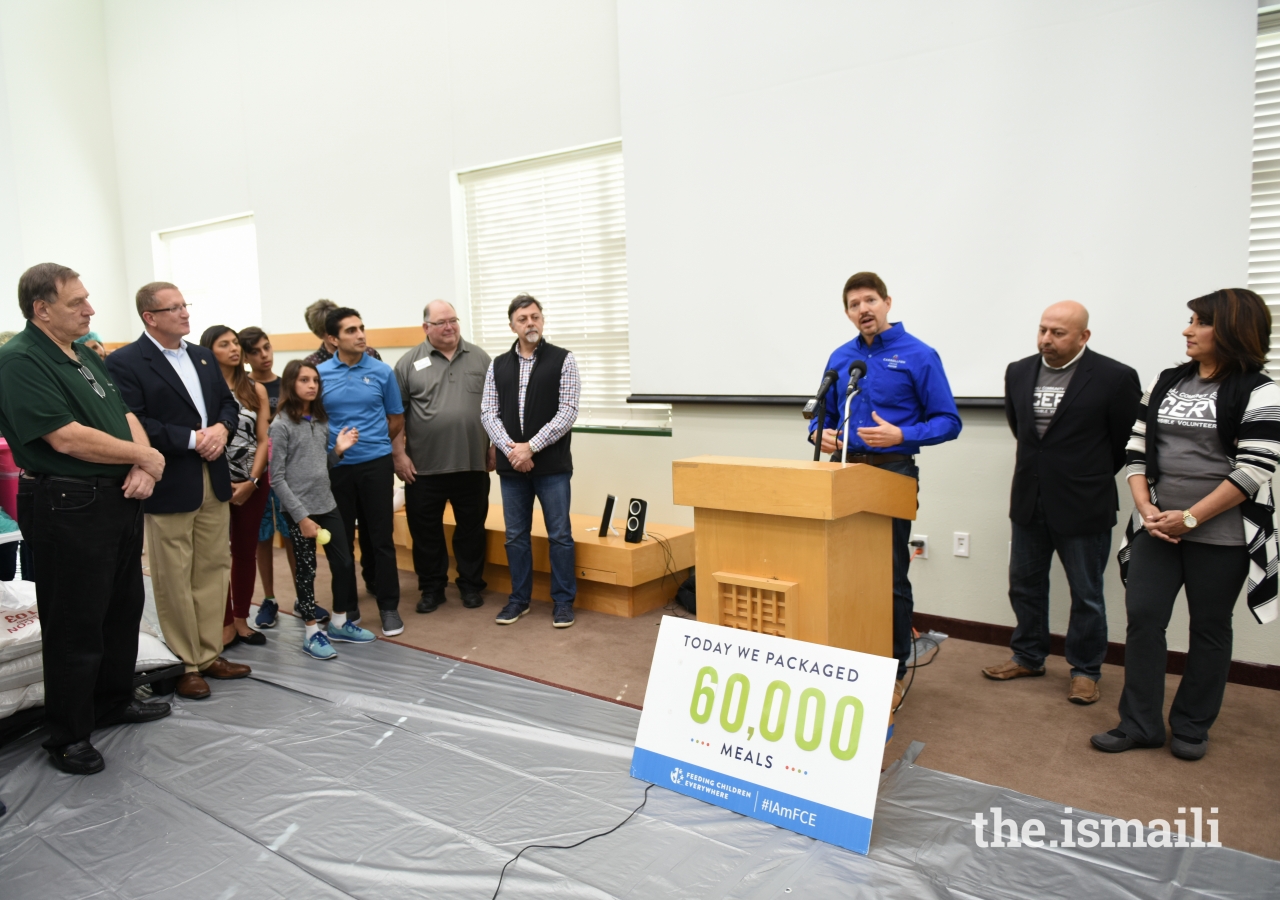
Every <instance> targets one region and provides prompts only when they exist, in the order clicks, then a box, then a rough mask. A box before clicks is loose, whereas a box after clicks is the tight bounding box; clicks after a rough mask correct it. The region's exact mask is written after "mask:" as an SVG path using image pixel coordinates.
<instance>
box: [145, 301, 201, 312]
mask: <svg viewBox="0 0 1280 900" xmlns="http://www.w3.org/2000/svg"><path fill="white" fill-rule="evenodd" d="M193 306H195V304H194V303H179V304H178V305H177V306H166V307H163V308H162V309H149V310H147V312H149V313H162V312H171V313H180V312H182V311H183V310H184V309H190V308H191V307H193Z"/></svg>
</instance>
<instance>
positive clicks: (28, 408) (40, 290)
mask: <svg viewBox="0 0 1280 900" xmlns="http://www.w3.org/2000/svg"><path fill="white" fill-rule="evenodd" d="M18 306H19V308H20V309H21V310H22V315H23V317H24V318H25V319H26V320H27V327H26V328H25V329H24V330H23V331H22V332H21V333H19V334H18V335H17V336H16V337H14V338H13V340H11V341H9V342H8V343H7V344H5V345H4V346H3V347H0V432H2V433H3V434H4V435H5V437H6V438H7V439H8V441H9V446H10V448H11V449H12V450H13V457H14V461H15V462H17V464H18V465H19V466H20V467H21V468H22V469H23V470H24V472H23V476H22V479H21V480H20V481H19V485H18V524H19V526H20V527H21V528H22V534H23V538H24V539H25V540H26V541H27V542H28V543H29V545H30V546H31V551H32V559H33V562H34V568H35V579H34V580H35V583H36V603H37V606H38V607H39V610H40V626H41V632H42V638H43V648H42V649H43V653H44V685H45V722H46V724H47V725H48V728H49V738H48V740H46V741H45V743H44V746H45V748H46V749H47V750H48V751H49V755H50V757H51V758H52V759H53V762H54V764H55V765H56V766H57V767H58V768H60V769H62V770H63V771H65V772H71V773H73V774H77V775H90V774H93V773H94V772H101V771H102V769H103V767H104V766H105V763H104V761H103V759H102V754H100V753H99V752H98V751H97V750H96V749H95V748H94V746H93V745H92V744H91V743H90V742H89V735H90V732H92V731H93V729H95V728H101V727H104V726H107V725H114V724H119V723H123V722H148V721H151V720H153V719H159V718H163V717H164V716H167V715H168V714H169V704H167V703H147V704H143V703H139V702H137V701H136V700H134V699H133V668H134V663H135V662H136V661H137V657H138V622H139V621H140V620H141V618H142V604H143V587H142V501H143V500H145V499H146V498H147V497H149V496H151V491H152V488H153V487H154V486H155V483H156V481H157V480H158V479H159V478H160V477H161V475H162V474H163V473H164V457H163V456H162V455H161V454H160V452H159V451H157V450H155V449H153V448H152V447H151V443H150V441H148V440H147V434H146V432H145V431H144V430H143V428H142V424H141V423H140V422H139V421H138V420H137V418H135V417H134V415H133V413H131V412H129V409H128V407H127V406H125V403H124V400H123V399H122V398H121V396H120V393H119V391H117V390H116V386H115V384H113V383H112V381H111V378H110V376H109V375H108V374H107V369H106V366H104V365H103V363H102V359H101V358H100V357H99V356H98V354H96V353H94V352H93V351H92V350H90V349H88V348H87V347H85V346H84V345H83V344H77V343H75V340H76V338H78V337H80V336H81V335H82V334H85V333H87V332H88V330H89V320H90V317H91V316H92V315H93V307H92V306H90V305H89V292H88V291H87V290H85V287H84V285H83V284H82V283H81V282H80V276H79V275H78V274H77V273H76V272H74V271H72V270H71V269H69V268H67V267H66V266H59V265H56V264H54V263H41V264H40V265H37V266H32V267H31V268H30V269H28V270H27V271H26V272H24V273H23V274H22V277H21V278H20V279H19V280H18ZM72 558H74V564H73V565H68V561H69V560H71V559H72Z"/></svg>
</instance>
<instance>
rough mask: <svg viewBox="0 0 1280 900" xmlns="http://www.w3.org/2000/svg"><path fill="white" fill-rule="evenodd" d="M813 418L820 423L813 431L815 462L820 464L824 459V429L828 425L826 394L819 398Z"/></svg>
mask: <svg viewBox="0 0 1280 900" xmlns="http://www.w3.org/2000/svg"><path fill="white" fill-rule="evenodd" d="M813 417H814V419H816V420H817V422H818V427H817V428H815V429H814V431H813V461H814V462H818V461H819V460H821V459H822V428H823V426H824V425H826V423H827V396H826V393H825V392H824V393H823V395H822V396H821V397H819V398H818V403H817V405H816V406H815V407H814V416H813Z"/></svg>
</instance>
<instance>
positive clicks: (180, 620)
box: [145, 466, 231, 672]
mask: <svg viewBox="0 0 1280 900" xmlns="http://www.w3.org/2000/svg"><path fill="white" fill-rule="evenodd" d="M202 469H203V471H204V502H203V503H202V504H200V508H199V509H196V510H194V511H192V512H187V513H164V514H159V515H147V516H146V526H145V528H146V540H147V563H148V565H149V566H150V568H151V586H152V589H153V590H154V591H155V595H156V613H157V614H158V616H159V618H160V630H161V631H163V632H164V640H165V643H166V644H168V645H169V649H170V650H172V651H173V653H174V655H175V656H177V657H178V658H179V659H181V660H182V661H183V662H184V663H186V667H187V671H188V672H202V671H204V670H205V669H207V668H208V667H209V666H210V665H211V664H212V663H213V661H214V660H216V659H217V658H218V654H220V653H221V652H222V619H223V614H224V613H225V612H226V609H227V586H228V584H229V583H230V580H231V506H230V504H228V503H226V502H224V501H222V500H219V499H218V498H217V497H216V496H214V493H213V485H212V484H211V483H210V481H209V467H208V466H203V467H202Z"/></svg>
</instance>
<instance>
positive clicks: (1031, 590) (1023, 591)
mask: <svg viewBox="0 0 1280 900" xmlns="http://www.w3.org/2000/svg"><path fill="white" fill-rule="evenodd" d="M1011 524H1012V526H1013V551H1012V553H1011V555H1010V557H1009V604H1010V605H1011V606H1012V607H1013V614H1014V615H1015V616H1017V618H1018V627H1017V628H1015V629H1014V630H1013V640H1012V641H1010V642H1009V648H1010V649H1011V650H1012V651H1013V659H1014V661H1015V662H1016V663H1018V665H1021V666H1026V667H1027V668H1028V669H1039V668H1042V667H1043V666H1044V660H1045V657H1046V656H1048V655H1049V566H1050V564H1051V563H1052V562H1053V553H1054V551H1055V550H1056V551H1057V552H1058V559H1060V560H1062V567H1063V568H1064V569H1066V571H1067V584H1068V585H1069V586H1070V587H1071V619H1070V622H1069V623H1068V625H1067V643H1066V655H1067V662H1068V663H1070V664H1071V677H1072V678H1075V677H1077V676H1080V675H1083V676H1084V677H1085V678H1091V679H1093V680H1094V681H1097V680H1098V679H1099V678H1101V677H1102V660H1103V658H1104V657H1105V656H1106V655H1107V608H1106V604H1105V603H1104V602H1103V599H1102V579H1103V575H1104V573H1105V572H1106V569H1107V559H1108V558H1109V557H1110V556H1111V530H1110V529H1107V530H1106V531H1099V532H1095V533H1093V534H1059V533H1058V532H1056V531H1054V530H1053V529H1052V528H1050V527H1049V524H1048V522H1046V521H1045V517H1044V510H1043V509H1042V508H1041V506H1040V503H1039V501H1037V502H1036V511H1035V514H1034V515H1033V517H1032V519H1031V524H1029V525H1019V524H1018V523H1017V522H1012V523H1011Z"/></svg>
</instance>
